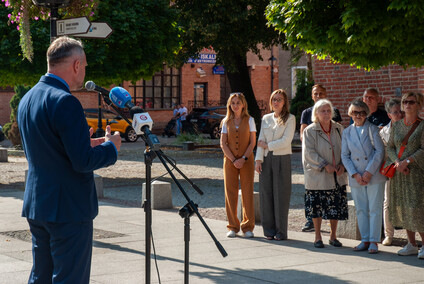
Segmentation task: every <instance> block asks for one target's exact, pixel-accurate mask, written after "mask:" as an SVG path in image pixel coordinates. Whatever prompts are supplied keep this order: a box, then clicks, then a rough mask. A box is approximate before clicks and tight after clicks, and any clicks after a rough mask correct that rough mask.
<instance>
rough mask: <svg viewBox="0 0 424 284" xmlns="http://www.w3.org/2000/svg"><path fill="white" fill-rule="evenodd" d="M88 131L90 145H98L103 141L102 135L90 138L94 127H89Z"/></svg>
mask: <svg viewBox="0 0 424 284" xmlns="http://www.w3.org/2000/svg"><path fill="white" fill-rule="evenodd" d="M89 133H90V142H91V147H96V146H97V145H100V144H102V143H103V142H105V138H104V137H100V138H91V136H93V133H94V129H93V127H90V130H89Z"/></svg>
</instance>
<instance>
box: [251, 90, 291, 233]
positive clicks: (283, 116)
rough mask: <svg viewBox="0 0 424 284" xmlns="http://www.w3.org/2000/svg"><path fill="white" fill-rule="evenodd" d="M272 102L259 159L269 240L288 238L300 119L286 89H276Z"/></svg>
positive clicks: (263, 214)
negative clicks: (295, 137) (293, 145)
mask: <svg viewBox="0 0 424 284" xmlns="http://www.w3.org/2000/svg"><path fill="white" fill-rule="evenodd" d="M269 105H270V109H271V110H272V111H273V112H272V113H270V114H267V115H264V117H263V118H262V124H261V132H260V134H259V140H258V148H257V151H256V158H255V161H256V166H255V169H256V171H257V172H258V173H259V194H260V204H261V221H262V227H263V230H264V235H265V237H266V238H267V239H268V240H273V239H274V238H275V239H276V240H285V239H287V226H288V214H289V206H290V195H291V153H292V150H291V142H292V140H293V135H294V131H295V128H296V126H295V125H296V119H295V117H294V115H292V114H290V113H289V102H288V99H287V94H286V92H285V91H284V90H282V89H278V90H275V91H274V92H273V93H272V94H271V97H270V99H269Z"/></svg>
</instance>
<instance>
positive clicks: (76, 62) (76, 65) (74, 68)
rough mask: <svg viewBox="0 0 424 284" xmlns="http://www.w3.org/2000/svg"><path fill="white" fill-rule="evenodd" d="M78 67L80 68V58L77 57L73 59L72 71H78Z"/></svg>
mask: <svg viewBox="0 0 424 284" xmlns="http://www.w3.org/2000/svg"><path fill="white" fill-rule="evenodd" d="M80 68H81V60H79V59H78V58H77V59H75V60H74V63H73V64H72V71H74V73H78V71H79V69H80Z"/></svg>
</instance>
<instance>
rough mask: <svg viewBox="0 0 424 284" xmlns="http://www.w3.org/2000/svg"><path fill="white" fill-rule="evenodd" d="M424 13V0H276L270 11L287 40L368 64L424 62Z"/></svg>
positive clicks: (335, 58)
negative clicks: (423, 0)
mask: <svg viewBox="0 0 424 284" xmlns="http://www.w3.org/2000/svg"><path fill="white" fill-rule="evenodd" d="M423 13H424V5H423V2H422V1H402V0H373V1H354V0H346V1H345V0H332V1H311V0H296V1H294V0H288V1H284V0H272V1H271V3H270V4H269V5H268V7H267V10H266V16H267V19H268V21H269V22H268V23H269V25H271V26H273V27H275V28H276V29H277V30H279V31H281V32H283V33H285V34H286V43H287V44H290V45H293V46H295V47H298V48H301V49H303V50H305V51H306V52H308V53H311V54H316V55H317V56H318V58H319V59H321V58H325V57H326V56H330V57H331V60H332V61H333V62H336V63H337V62H341V63H348V64H354V65H357V66H358V67H359V66H360V67H364V68H367V69H370V68H379V67H381V66H385V65H389V64H393V63H396V64H399V65H401V66H404V67H407V66H417V67H420V66H422V65H424V56H423V55H424V39H423V37H421V36H420V35H422V34H423V33H424V25H423V24H424V18H423V17H422V15H423Z"/></svg>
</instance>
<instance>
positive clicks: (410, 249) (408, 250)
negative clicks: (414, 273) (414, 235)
mask: <svg viewBox="0 0 424 284" xmlns="http://www.w3.org/2000/svg"><path fill="white" fill-rule="evenodd" d="M414 254H418V247H415V246H413V245H412V244H411V243H408V244H407V245H406V246H404V247H403V249H401V250H399V251H398V255H414ZM423 258H424V254H423Z"/></svg>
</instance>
